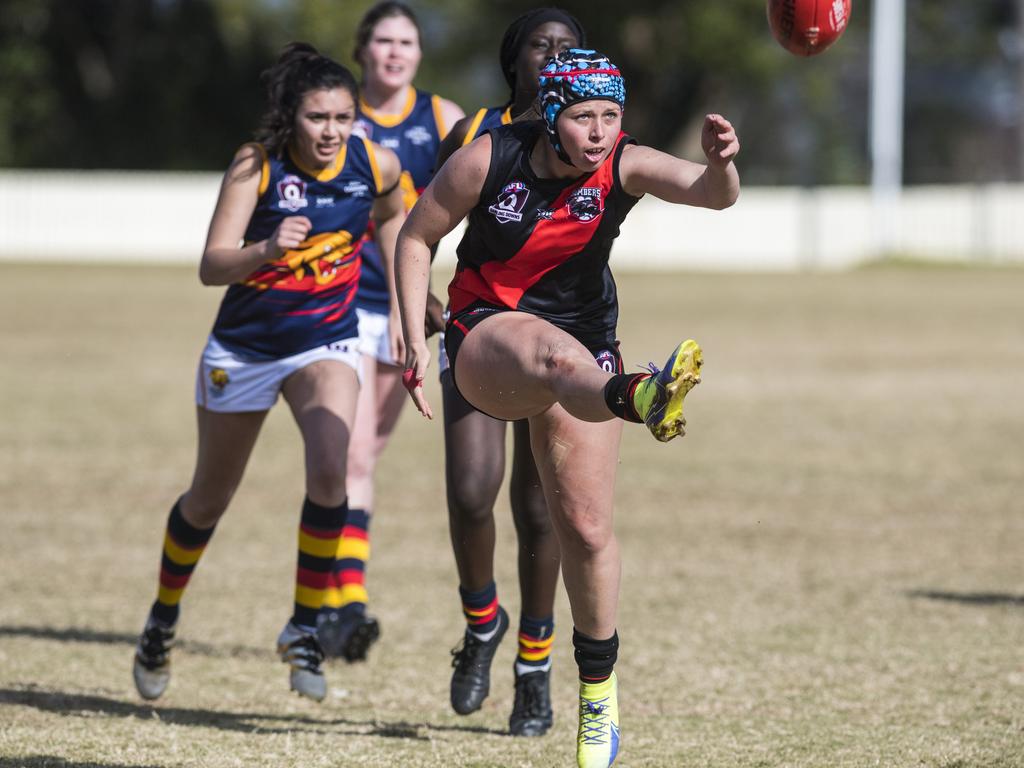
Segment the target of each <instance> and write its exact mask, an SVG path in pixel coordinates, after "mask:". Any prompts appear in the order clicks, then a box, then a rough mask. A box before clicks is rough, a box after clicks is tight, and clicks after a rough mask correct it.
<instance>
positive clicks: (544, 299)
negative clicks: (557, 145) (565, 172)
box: [448, 121, 639, 346]
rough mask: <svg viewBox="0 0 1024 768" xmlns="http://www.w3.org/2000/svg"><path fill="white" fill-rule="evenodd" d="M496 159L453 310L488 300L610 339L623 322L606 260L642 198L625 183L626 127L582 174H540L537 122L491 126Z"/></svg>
mask: <svg viewBox="0 0 1024 768" xmlns="http://www.w3.org/2000/svg"><path fill="white" fill-rule="evenodd" d="M489 133H490V135H491V165H490V168H489V169H488V172H487V178H486V179H485V180H484V185H483V189H482V190H481V193H480V202H479V203H478V204H477V205H476V206H475V207H474V208H473V209H472V210H471V211H470V213H469V217H468V218H469V225H468V227H467V229H466V233H465V235H464V236H463V238H462V242H460V243H459V246H458V249H457V251H456V253H457V254H458V259H459V264H458V267H457V269H456V273H455V277H454V279H453V280H452V282H451V284H450V285H449V287H448V298H449V302H450V306H451V314H452V316H453V317H454V316H455V315H457V314H458V313H459V312H461V311H463V310H465V309H466V308H468V307H471V306H474V305H480V304H490V305H494V306H499V307H508V308H510V309H518V310H521V311H523V312H528V313H530V314H533V315H537V316H538V317H542V318H544V319H545V320H547V321H549V322H551V323H552V324H553V325H555V326H557V327H558V328H561V329H562V330H564V331H566V332H568V333H570V334H571V335H572V336H574V337H576V338H577V339H578V340H579V341H580V342H582V343H583V344H585V345H588V346H589V345H591V344H604V343H613V342H614V341H615V328H616V324H617V323H618V314H619V308H618V300H617V297H616V293H615V281H614V280H613V279H612V275H611V270H610V269H609V267H608V257H609V254H610V252H611V247H612V242H613V241H614V240H615V238H616V237H617V236H618V234H619V225H620V224H621V223H622V221H623V219H625V218H626V214H627V213H629V211H630V209H632V207H633V206H634V205H636V203H637V201H638V200H639V198H637V197H633V196H632V195H629V194H627V193H626V191H625V190H623V188H622V184H621V182H620V180H619V171H618V169H619V159H620V158H621V156H622V150H623V148H624V147H625V146H626V144H631V143H635V142H634V140H633V139H631V138H630V137H629V136H627V135H626V134H625V133H620V134H619V137H618V139H617V140H616V143H615V146H614V148H613V149H612V151H611V153H609V156H608V157H607V158H606V159H605V161H604V162H603V163H602V164H601V166H600V167H599V168H598V169H597V170H596V171H594V172H593V173H591V174H589V175H586V176H583V177H582V178H578V179H540V178H538V177H537V176H536V175H535V174H534V173H533V171H532V170H531V168H530V163H529V155H530V151H531V149H532V148H533V146H534V144H535V142H536V141H538V140H540V141H546V138H544V127H543V124H542V123H540V122H539V121H537V122H526V123H513V124H511V125H506V126H502V127H500V128H492V129H491V130H490V131H489Z"/></svg>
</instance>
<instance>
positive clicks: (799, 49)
mask: <svg viewBox="0 0 1024 768" xmlns="http://www.w3.org/2000/svg"><path fill="white" fill-rule="evenodd" d="M849 20H850V0H768V26H770V27H771V29H772V34H773V35H775V39H776V40H778V41H779V43H780V44H781V45H782V47H783V48H785V49H786V50H787V51H789V52H790V53H795V54H796V55H797V56H814V55H815V54H818V53H821V52H822V51H824V50H825V49H826V48H828V47H829V46H830V45H832V43H834V42H835V41H836V40H838V39H839V36H840V35H842V34H843V30H844V29H846V24H847V22H849Z"/></svg>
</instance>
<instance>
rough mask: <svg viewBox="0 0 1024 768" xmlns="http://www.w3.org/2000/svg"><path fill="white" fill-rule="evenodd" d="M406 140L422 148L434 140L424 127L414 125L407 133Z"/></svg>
mask: <svg viewBox="0 0 1024 768" xmlns="http://www.w3.org/2000/svg"><path fill="white" fill-rule="evenodd" d="M405 138H407V139H408V140H409V141H411V142H412V143H413V144H415V145H416V146H417V147H420V146H422V145H424V144H428V143H430V142H431V141H432V140H433V137H432V136H431V135H430V131H428V130H427V129H426V128H424V127H423V126H422V125H414V126H413V127H412V128H410V129H409V130H407V131H406V132H405Z"/></svg>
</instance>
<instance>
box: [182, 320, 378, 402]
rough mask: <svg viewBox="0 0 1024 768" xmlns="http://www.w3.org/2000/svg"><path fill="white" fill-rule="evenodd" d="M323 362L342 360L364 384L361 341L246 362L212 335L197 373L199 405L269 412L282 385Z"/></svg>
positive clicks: (337, 343) (334, 344) (346, 340)
mask: <svg viewBox="0 0 1024 768" xmlns="http://www.w3.org/2000/svg"><path fill="white" fill-rule="evenodd" d="M319 360H339V361H341V362H343V363H345V364H346V365H348V366H349V367H351V368H352V369H353V370H354V371H355V372H356V375H357V376H359V379H360V381H362V369H361V367H360V361H361V360H362V358H361V356H360V354H359V344H358V339H356V338H351V339H342V340H341V341H335V342H331V343H330V344H325V345H324V346H322V347H316V348H315V349H309V350H306V351H305V352H300V353H299V354H297V355H292V356H291V357H282V358H280V359H278V360H261V361H257V362H254V361H251V360H242V359H241V358H239V357H238V356H237V355H236V354H235V353H233V352H231V351H229V350H228V349H225V347H224V345H222V344H221V343H220V342H219V341H217V340H216V339H215V338H214V337H213V336H212V335H211V336H210V338H209V339H207V342H206V348H205V349H204V350H203V354H202V357H201V358H200V359H199V370H198V372H197V374H196V404H197V405H201V406H202V407H203V408H206V409H207V410H210V411H216V412H218V413H241V412H244V411H267V410H270V408H271V407H273V405H274V403H276V402H277V396H278V395H279V394H280V393H281V385H282V383H283V382H284V380H285V379H286V378H288V377H289V376H290V375H291V374H293V373H295V371H297V370H299V369H300V368H305V367H306V366H307V365H310V364H311V363H315V362H317V361H319Z"/></svg>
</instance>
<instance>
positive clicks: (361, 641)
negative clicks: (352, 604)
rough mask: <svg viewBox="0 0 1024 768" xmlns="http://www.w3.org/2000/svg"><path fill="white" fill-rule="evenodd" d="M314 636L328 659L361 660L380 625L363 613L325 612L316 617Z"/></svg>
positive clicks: (374, 638) (378, 634)
mask: <svg viewBox="0 0 1024 768" xmlns="http://www.w3.org/2000/svg"><path fill="white" fill-rule="evenodd" d="M316 636H317V639H318V640H320V645H321V647H322V648H323V649H324V655H325V656H326V657H327V658H328V659H344V660H345V661H347V662H349V663H352V662H356V661H365V660H366V653H367V651H369V650H370V646H371V645H373V644H374V643H375V642H377V639H378V638H379V637H380V622H379V621H377V619H376V618H374V617H373V616H370V615H369V614H367V613H365V612H363V611H358V612H356V611H328V612H324V613H321V614H320V615H319V616H318V617H317V626H316Z"/></svg>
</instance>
